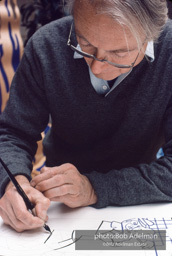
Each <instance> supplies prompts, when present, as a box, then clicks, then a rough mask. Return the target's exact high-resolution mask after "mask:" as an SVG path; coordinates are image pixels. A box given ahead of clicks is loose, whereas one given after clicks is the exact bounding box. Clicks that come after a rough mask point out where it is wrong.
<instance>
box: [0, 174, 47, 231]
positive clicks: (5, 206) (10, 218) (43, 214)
mask: <svg viewBox="0 0 172 256" xmlns="http://www.w3.org/2000/svg"><path fill="white" fill-rule="evenodd" d="M15 178H16V179H17V181H18V182H19V184H20V185H21V187H22V188H23V190H24V191H25V193H26V194H27V196H28V197H29V199H30V201H31V202H32V203H33V204H35V213H36V217H34V216H33V215H32V214H31V213H30V212H29V211H28V210H27V208H26V205H25V203H24V201H23V198H22V197H21V196H20V195H19V193H18V192H17V190H16V188H15V187H14V185H13V184H12V183H11V182H9V184H8V185H7V187H6V192H5V194H4V196H3V197H2V198H1V200H0V216H1V217H2V219H3V221H4V222H5V223H6V224H7V225H10V226H11V227H12V228H14V229H15V230H16V231H18V232H22V231H24V230H29V229H35V228H38V227H41V226H43V225H44V222H45V221H47V219H48V217H47V210H48V207H49V205H50V200H49V199H48V198H46V197H44V195H43V194H42V193H40V192H39V191H38V190H36V189H34V188H33V187H31V186H30V183H29V181H28V180H27V178H26V177H24V176H20V175H18V176H16V177H15Z"/></svg>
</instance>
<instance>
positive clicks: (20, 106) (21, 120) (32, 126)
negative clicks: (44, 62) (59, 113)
mask: <svg viewBox="0 0 172 256" xmlns="http://www.w3.org/2000/svg"><path fill="white" fill-rule="evenodd" d="M38 61H39V58H37V57H36V53H35V51H33V49H32V43H31V42H30V44H29V45H28V47H27V49H26V52H25V54H24V56H23V58H22V61H21V63H20V65H19V68H18V70H17V72H16V74H15V77H14V79H13V82H12V86H11V91H10V98H9V102H8V104H7V107H6V109H5V110H4V112H3V113H2V114H1V116H0V155H1V157H2V159H3V160H4V162H5V163H6V164H7V166H8V167H9V169H10V170H11V172H12V173H13V174H14V175H15V176H16V177H17V180H18V181H19V183H20V185H21V186H22V188H23V189H24V191H25V193H26V194H27V195H28V197H29V198H30V200H31V201H32V202H33V203H34V204H35V211H36V215H37V216H38V217H34V216H33V215H32V214H31V213H30V212H28V210H27V209H26V206H25V203H24V201H23V199H22V198H21V196H20V195H19V194H18V192H17V191H16V189H15V187H14V186H13V184H12V183H11V182H9V178H8V176H7V174H6V172H5V171H4V170H3V168H2V166H0V197H1V199H0V215H1V217H2V218H3V220H4V222H5V223H6V224H8V225H10V226H12V227H13V228H14V229H15V230H17V231H18V232H20V231H23V230H25V229H33V228H37V227H41V226H43V223H44V221H46V220H47V209H48V207H49V204H50V202H49V200H48V199H47V198H45V197H44V196H43V194H42V193H40V192H39V191H37V190H35V189H34V188H32V187H31V186H30V183H29V180H30V179H31V174H30V173H31V170H32V160H33V157H34V155H35V152H36V148H37V141H38V140H40V139H41V136H40V134H41V132H42V131H43V130H44V129H45V127H46V125H47V123H48V118H49V114H48V110H47V108H46V104H45V103H46V97H45V93H44V89H43V81H42V72H41V66H40V63H39V62H38Z"/></svg>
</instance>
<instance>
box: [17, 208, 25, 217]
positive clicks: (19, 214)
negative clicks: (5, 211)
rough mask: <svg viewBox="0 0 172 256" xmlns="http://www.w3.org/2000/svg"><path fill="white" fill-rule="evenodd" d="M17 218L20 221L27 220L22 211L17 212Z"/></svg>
mask: <svg viewBox="0 0 172 256" xmlns="http://www.w3.org/2000/svg"><path fill="white" fill-rule="evenodd" d="M16 217H17V219H18V220H24V219H25V212H24V211H22V209H19V210H17V211H16Z"/></svg>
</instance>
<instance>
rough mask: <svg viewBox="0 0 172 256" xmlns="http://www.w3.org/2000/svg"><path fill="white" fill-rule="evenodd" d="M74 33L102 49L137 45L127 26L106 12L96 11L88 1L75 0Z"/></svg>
mask: <svg viewBox="0 0 172 256" xmlns="http://www.w3.org/2000/svg"><path fill="white" fill-rule="evenodd" d="M73 16H74V22H75V28H76V33H77V34H79V35H80V36H83V37H84V38H86V39H87V41H89V42H90V43H91V44H92V45H94V46H95V47H100V48H103V49H104V50H115V48H117V49H118V48H119V47H122V48H125V47H126V46H127V48H133V46H136V47H137V42H136V39H135V38H134V36H133V35H132V33H131V31H130V30H129V29H128V28H127V26H124V25H120V24H119V23H117V22H116V21H115V20H114V19H112V18H111V17H110V16H108V15H107V14H102V13H98V12H97V11H96V8H95V6H93V5H91V4H90V3H89V1H79V0H76V2H75V5H74V12H73Z"/></svg>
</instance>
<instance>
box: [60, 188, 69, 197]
mask: <svg viewBox="0 0 172 256" xmlns="http://www.w3.org/2000/svg"><path fill="white" fill-rule="evenodd" d="M60 190H61V194H63V195H66V194H68V192H69V191H68V187H67V186H62V187H61V189H60Z"/></svg>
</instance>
